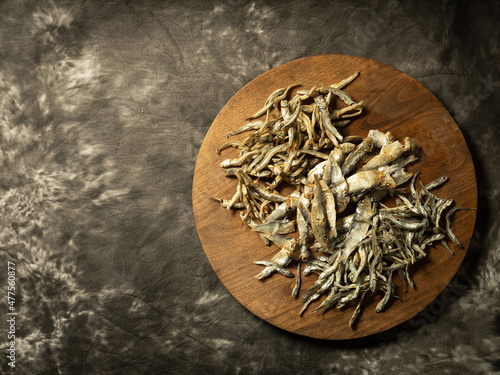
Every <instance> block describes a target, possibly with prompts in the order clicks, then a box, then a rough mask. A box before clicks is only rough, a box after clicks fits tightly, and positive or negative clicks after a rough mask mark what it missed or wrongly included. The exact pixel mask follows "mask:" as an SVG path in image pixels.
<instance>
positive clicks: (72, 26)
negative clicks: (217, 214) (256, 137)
mask: <svg viewBox="0 0 500 375" xmlns="http://www.w3.org/2000/svg"><path fill="white" fill-rule="evenodd" d="M481 4H482V5H476V2H472V1H457V2H454V1H404V2H403V1H388V2H387V1H372V2H365V1H358V0H351V1H331V2H329V3H328V4H327V2H324V1H293V2H289V3H285V2H277V1H226V2H224V1H200V0H183V1H153V0H149V1H138V0H137V1H133V0H131V1H114V2H106V1H98V0H84V1H56V0H54V1H46V0H40V1H34V0H33V1H28V0H26V1H21V0H19V1H13V0H10V1H2V2H1V3H0V163H1V166H0V214H1V218H2V220H1V222H2V227H1V232H0V249H1V250H2V251H1V252H0V270H2V269H3V270H4V271H0V287H1V289H0V290H3V291H5V290H6V289H5V286H6V264H7V261H13V262H15V263H16V267H17V279H16V283H17V284H16V285H17V288H18V289H17V293H18V294H17V299H16V308H17V309H18V312H19V315H18V322H17V326H16V327H17V332H16V335H17V337H16V350H17V352H16V353H17V356H16V369H15V370H16V371H14V372H13V373H16V372H17V373H19V374H83V373H85V374H146V373H147V374H160V373H161V374H281V373H295V374H301V373H313V374H387V373H390V372H392V373H405V374H429V373H439V374H471V373H479V374H491V373H500V360H499V357H498V353H499V349H500V310H499V296H500V290H499V288H498V285H499V282H500V273H499V268H500V253H499V250H500V246H499V221H498V219H499V218H498V211H499V192H500V188H499V186H498V182H499V175H500V174H499V169H498V168H499V164H500V163H499V162H500V160H499V144H498V141H499V135H500V134H499V118H500V105H499V103H500V74H499V69H498V66H499V62H500V51H499V42H500V28H499V24H500V17H499V16H500V5H499V3H498V2H496V3H493V2H489V3H487V2H482V3H481ZM486 4H488V5H486ZM330 53H331V54H350V55H359V56H365V57H370V58H373V59H376V60H379V61H381V62H384V63H386V64H389V65H392V66H393V67H395V68H398V69H400V70H402V71H403V72H405V73H407V74H409V75H410V76H412V77H414V78H415V79H417V80H418V81H419V82H421V83H422V84H424V85H425V86H426V87H427V88H428V89H429V90H430V91H431V92H432V93H434V94H435V95H436V96H437V97H438V98H439V99H440V100H441V101H442V103H443V104H444V105H445V107H446V108H447V109H448V110H449V111H450V113H451V114H452V115H453V117H454V118H455V120H456V122H457V123H458V125H459V127H460V129H461V130H462V132H463V134H464V136H465V139H466V140H467V143H468V145H469V147H470V150H471V153H472V155H473V158H474V163H475V167H476V172H477V178H478V188H479V197H480V198H479V210H478V221H477V226H476V230H475V233H474V237H473V240H472V244H471V246H470V249H469V253H468V255H467V257H466V260H465V262H464V264H463V266H462V267H461V269H460V271H459V272H458V275H457V277H456V278H455V279H454V280H453V281H452V283H451V284H450V286H449V287H448V288H447V289H446V290H445V292H444V293H443V294H442V295H441V296H440V297H438V298H437V299H436V300H435V301H434V302H433V303H432V304H431V305H430V306H429V307H428V308H427V309H426V310H424V311H423V312H422V313H420V314H419V315H417V316H416V317H415V318H413V319H411V320H410V321H408V322H406V323H404V324H402V325H401V326H398V327H395V328H394V329H392V330H390V331H388V332H385V333H382V334H378V335H375V336H372V337H369V338H365V339H359V340H354V341H348V342H325V341H320V340H314V339H308V338H304V337H300V336H296V335H293V334H289V333H287V332H284V331H282V330H279V329H277V328H275V327H273V326H271V325H269V324H267V323H265V322H264V321H262V320H260V319H258V318H256V317H255V316H253V315H252V314H251V313H250V312H248V311H247V310H246V309H245V308H243V307H242V306H241V305H240V304H239V303H238V302H237V301H236V300H235V299H234V298H233V297H232V296H231V295H230V294H229V293H228V292H227V291H226V290H225V288H224V287H223V286H222V285H221V283H220V282H219V280H218V278H217V276H216V275H215V273H214V272H213V270H212V268H211V266H210V264H209V263H208V261H207V258H206V257H205V254H204V252H203V249H202V247H201V244H200V242H199V239H198V237H197V233H196V229H195V226H194V222H193V213H192V208H191V187H192V179H193V173H194V165H195V161H196V156H197V152H198V150H199V148H200V145H201V143H202V141H203V137H204V135H205V134H206V132H207V131H208V129H209V127H210V125H211V123H212V121H213V119H214V118H215V116H216V115H217V113H218V112H219V111H220V110H221V109H222V107H223V106H224V104H225V103H226V102H227V101H228V100H229V99H230V98H231V97H232V96H233V95H234V94H235V93H236V92H237V91H238V90H239V89H240V88H241V87H242V86H244V85H245V84H246V83H248V82H249V81H250V80H252V79H253V78H255V77H257V76H258V75H260V74H261V73H263V72H265V71H267V70H269V69H271V68H274V67H276V66H279V65H281V64H283V63H286V62H289V61H291V60H294V59H297V58H300V57H304V56H311V55H317V54H330ZM2 272H3V273H2ZM2 293H4V294H6V292H2ZM0 301H1V302H0V320H1V321H2V325H1V326H0V328H1V332H0V346H1V348H2V350H1V352H2V353H6V350H5V349H6V347H7V338H6V334H7V325H6V323H5V320H6V319H5V318H6V315H4V314H5V312H6V307H7V306H6V304H5V302H6V297H5V296H4V297H0ZM7 362H8V361H7V359H6V356H5V355H4V354H2V356H1V358H0V363H1V364H2V368H3V370H4V371H7V370H8V366H7Z"/></svg>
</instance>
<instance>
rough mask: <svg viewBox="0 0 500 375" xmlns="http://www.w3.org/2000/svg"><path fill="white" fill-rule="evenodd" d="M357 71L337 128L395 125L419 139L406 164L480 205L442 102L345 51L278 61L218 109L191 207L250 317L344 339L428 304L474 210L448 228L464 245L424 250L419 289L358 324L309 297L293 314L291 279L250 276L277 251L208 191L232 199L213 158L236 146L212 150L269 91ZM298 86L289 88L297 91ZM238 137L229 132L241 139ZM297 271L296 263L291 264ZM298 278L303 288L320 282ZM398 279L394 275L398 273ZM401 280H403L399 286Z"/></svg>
mask: <svg viewBox="0 0 500 375" xmlns="http://www.w3.org/2000/svg"><path fill="white" fill-rule="evenodd" d="M355 71H360V75H359V77H357V78H356V79H355V80H354V81H353V82H352V83H351V84H349V85H348V86H347V87H346V88H345V91H346V92H347V93H348V94H350V95H351V96H352V97H353V98H354V100H361V99H363V100H364V106H365V114H364V115H363V116H361V117H359V118H357V119H356V120H355V121H354V122H353V123H352V124H351V125H349V126H348V127H346V128H342V129H341V132H342V134H343V135H344V136H346V135H360V136H363V137H365V136H366V135H367V134H368V131H369V130H370V129H378V130H380V131H383V132H386V131H391V133H392V134H393V136H394V137H395V139H398V140H402V139H403V138H404V137H406V136H408V137H412V138H414V139H415V140H417V141H418V142H419V143H420V145H421V146H422V154H421V157H420V159H419V162H418V163H416V164H414V165H412V166H410V167H408V170H409V171H410V172H416V171H421V179H422V182H423V183H428V182H430V181H432V180H434V179H435V178H437V177H440V176H443V175H446V176H448V177H449V181H448V182H447V183H446V184H445V185H443V186H442V187H440V188H439V189H436V194H437V195H438V196H440V197H443V198H453V199H454V200H455V204H456V205H460V206H467V207H476V205H477V187H476V177H475V171H474V165H473V162H472V158H471V155H470V152H469V150H468V148H467V145H466V143H465V140H464V138H463V136H462V133H461V132H460V130H459V128H458V126H457V125H456V123H455V122H454V121H453V118H452V117H451V116H450V114H449V113H448V111H447V110H446V109H445V108H444V106H443V105H442V104H441V102H440V101H439V100H438V99H437V98H436V97H435V96H434V95H433V94H432V93H430V92H429V91H428V90H427V89H426V88H425V87H424V86H422V85H421V84H420V83H418V82H417V81H416V80H415V79H413V78H411V77H410V76H408V75H407V74H405V73H403V72H401V71H399V70H397V69H395V68H392V67H391V66H388V65H385V64H383V63H380V62H378V61H375V60H372V59H367V58H363V57H355V56H346V55H319V56H312V57H305V58H301V59H298V60H295V61H292V62H289V63H287V64H284V65H281V66H279V67H277V68H274V69H272V70H270V71H268V72H266V73H264V74H262V75H260V76H259V77H257V78H256V79H254V80H253V81H251V82H250V83H249V84H247V85H246V86H245V87H243V88H242V89H241V90H240V91H239V92H238V93H237V94H236V95H234V97H233V98H231V100H229V102H228V103H227V104H226V106H225V107H224V108H223V109H222V110H221V112H220V113H219V114H218V116H217V117H216V118H215V120H214V122H213V124H212V126H211V127H210V129H209V131H208V133H207V135H206V137H205V139H204V141H203V144H202V146H201V149H200V152H199V155H198V159H197V162H196V168H195V173H194V180H193V191H192V194H193V196H192V197H193V210H194V218H195V223H196V228H197V230H198V235H199V237H200V240H201V243H202V245H203V248H204V250H205V253H206V255H207V257H208V260H209V262H210V264H211V265H212V267H213V269H214V271H215V273H216V274H217V276H218V277H219V278H220V280H221V281H222V283H223V284H224V286H225V287H226V288H227V289H228V290H229V292H230V293H231V294H232V295H233V296H234V297H235V298H236V299H237V300H238V301H239V302H240V303H241V304H242V305H243V306H245V307H246V308H247V309H248V310H250V311H251V312H252V313H253V314H255V315H257V316H259V317H260V318H262V319H264V320H265V321H267V322H268V323H270V324H273V325H274V326H276V327H279V328H282V329H284V330H287V331H289V332H293V333H296V334H299V335H304V336H309V337H314V338H319V339H329V340H341V339H352V338H358V337H363V336H367V335H371V334H374V333H378V332H382V331H384V330H387V329H389V328H392V327H394V326H396V325H398V324H400V323H402V322H404V321H406V320H408V319H410V318H411V317H413V316H414V315H416V314H417V313H418V312H420V311H421V310H422V309H424V308H425V307H426V306H428V305H429V304H430V303H431V302H432V301H433V300H434V299H435V298H436V297H437V296H438V295H439V294H440V293H441V292H442V291H443V289H444V288H445V287H446V285H447V284H448V283H449V282H450V281H451V279H452V278H453V276H454V275H455V273H456V272H457V270H458V268H459V267H460V264H461V263H462V261H463V259H464V257H465V253H466V249H467V248H468V246H469V242H470V239H471V237H472V233H473V231H474V223H475V219H476V211H458V212H457V213H456V214H455V215H454V222H453V230H454V232H455V234H456V235H457V236H458V238H459V239H460V240H461V241H462V243H463V246H464V247H463V249H460V248H457V247H455V246H454V245H452V244H451V245H450V246H451V248H452V249H453V250H454V252H455V255H451V254H449V253H448V252H447V251H446V249H445V248H444V247H443V246H441V245H434V246H432V247H431V248H430V249H429V250H428V256H427V257H426V258H425V259H424V260H422V261H421V262H419V263H418V264H417V265H415V266H414V267H413V268H412V269H411V274H412V276H413V280H414V282H415V284H416V290H409V291H408V292H407V293H404V292H403V291H402V290H401V289H402V288H401V287H399V288H398V293H399V295H400V296H401V301H398V300H396V299H393V300H392V302H391V303H390V304H389V305H388V307H387V308H386V309H385V311H384V312H382V313H375V306H376V304H377V303H378V301H379V300H380V298H381V296H380V298H372V299H370V300H369V302H368V303H367V304H366V305H365V306H364V309H363V311H362V313H361V315H360V317H359V321H358V323H357V325H356V327H355V329H351V328H349V326H348V322H349V319H350V318H351V315H352V312H353V310H354V306H348V307H346V308H344V309H342V310H337V309H333V310H329V311H327V312H326V313H325V314H324V315H321V314H319V313H313V312H312V310H313V309H314V306H313V305H314V304H313V305H311V306H310V308H309V309H308V310H307V311H306V312H305V313H304V315H303V316H299V311H300V310H301V308H302V306H303V304H302V302H301V301H300V299H297V300H295V299H293V298H292V297H291V291H292V288H293V285H294V282H295V280H294V279H290V278H287V277H283V276H281V275H279V274H275V275H273V276H272V277H271V278H269V279H266V280H264V281H259V280H257V279H255V275H256V274H257V273H259V272H260V271H261V270H262V268H261V266H257V265H254V264H253V263H252V262H253V261H254V260H262V259H271V258H272V256H273V255H274V254H275V253H276V252H277V251H278V248H277V247H275V246H274V245H273V246H269V247H268V246H265V245H264V244H263V242H262V241H261V239H260V238H259V237H258V236H257V234H256V233H255V232H252V231H251V230H250V229H249V228H248V227H247V226H243V225H242V224H241V220H240V217H239V214H238V212H236V211H226V210H225V209H223V208H222V207H221V206H220V204H219V203H218V202H216V201H215V200H213V199H212V198H211V197H223V198H225V199H229V198H230V197H231V196H232V195H233V193H234V191H235V188H236V179H234V178H228V177H225V175H224V171H223V170H222V169H221V168H220V167H219V164H220V163H221V162H222V161H223V160H224V159H227V158H232V157H236V155H237V151H236V150H233V149H227V150H223V151H222V152H221V155H218V154H217V153H216V152H215V150H216V148H217V147H218V146H220V145H221V144H223V143H225V142H226V141H227V138H226V133H227V132H228V131H230V130H233V129H236V128H238V127H240V126H241V125H243V124H245V123H246V122H245V120H244V119H245V118H247V117H248V116H250V115H251V114H253V113H255V112H256V111H257V110H258V109H259V108H260V107H261V106H262V105H263V103H264V102H265V101H266V99H267V97H268V96H269V94H270V93H271V92H272V91H274V90H275V89H277V88H278V87H286V86H288V85H290V84H296V83H300V84H301V85H302V86H301V87H300V89H308V88H311V87H312V86H313V85H314V84H316V83H324V84H333V83H335V82H338V81H340V80H342V79H344V78H346V77H348V76H350V75H351V74H353V73H354V72H355ZM293 94H294V92H292V93H291V95H293ZM247 135H248V134H245V133H244V134H240V135H239V136H235V137H234V139H243V138H244V137H246V136H247ZM289 269H290V270H291V271H293V272H294V274H295V267H294V266H292V267H289ZM316 278H317V277H316V276H308V277H303V286H302V289H301V291H302V292H303V291H304V290H305V289H306V288H307V287H308V286H309V285H312V283H313V282H314V281H315V280H316ZM395 279H396V284H398V282H399V278H398V277H395ZM398 285H400V284H398Z"/></svg>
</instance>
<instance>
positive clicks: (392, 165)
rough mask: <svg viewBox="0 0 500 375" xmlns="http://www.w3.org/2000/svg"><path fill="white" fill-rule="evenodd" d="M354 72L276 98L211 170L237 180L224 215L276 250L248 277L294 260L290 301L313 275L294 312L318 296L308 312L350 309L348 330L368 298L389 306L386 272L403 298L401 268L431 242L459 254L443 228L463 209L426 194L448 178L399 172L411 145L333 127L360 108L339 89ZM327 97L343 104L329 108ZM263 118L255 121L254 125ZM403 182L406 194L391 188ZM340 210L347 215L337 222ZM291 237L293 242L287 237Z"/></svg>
mask: <svg viewBox="0 0 500 375" xmlns="http://www.w3.org/2000/svg"><path fill="white" fill-rule="evenodd" d="M358 74H359V72H356V73H354V74H353V75H352V76H350V77H348V78H346V79H344V80H342V81H340V82H338V83H336V84H333V85H330V86H325V85H322V84H318V85H316V86H314V87H312V88H310V89H309V90H298V91H297V92H296V94H295V95H294V96H293V97H290V98H288V96H289V94H291V92H292V88H294V87H296V86H298V85H290V86H288V87H286V88H280V89H277V90H275V91H274V92H272V93H271V94H270V95H269V97H268V99H267V100H266V102H265V103H264V105H263V106H262V107H261V109H259V110H258V111H257V112H256V113H255V114H254V115H253V116H251V117H249V118H248V119H247V121H249V122H248V123H247V124H245V125H243V126H240V127H238V128H237V129H236V130H233V131H232V132H229V133H227V136H228V137H230V136H233V135H237V134H241V133H244V132H252V133H251V134H250V135H249V136H247V137H246V138H245V139H243V140H241V141H230V142H227V143H225V144H223V145H222V146H220V147H219V148H218V149H217V150H216V151H217V153H221V151H222V150H225V149H227V148H231V147H232V148H235V149H238V150H240V153H239V155H238V157H236V158H234V159H227V160H225V161H223V162H222V163H221V164H220V166H221V167H222V168H224V169H225V171H226V176H235V177H237V179H238V185H237V188H236V192H235V193H234V195H233V196H232V197H231V198H230V199H229V200H225V199H221V198H215V199H216V200H218V201H219V202H220V204H221V205H222V206H223V207H224V208H226V209H228V210H229V209H239V210H242V212H241V218H242V221H243V222H244V223H245V224H247V225H248V226H250V228H251V229H252V230H253V231H255V232H257V234H258V235H259V236H260V237H261V238H262V240H263V241H264V242H265V243H266V245H271V244H272V243H273V244H275V245H276V246H277V247H278V248H279V251H278V252H277V253H276V254H275V256H274V257H273V258H272V259H271V260H260V261H255V262H254V263H255V264H259V265H263V266H265V269H264V270H263V271H262V272H260V273H259V274H258V275H257V276H256V278H257V279H263V278H266V277H270V276H271V275H273V274H274V273H276V272H278V273H281V274H283V275H285V276H287V277H293V276H294V275H293V273H292V272H291V271H289V270H288V269H286V267H287V266H288V265H289V264H291V263H293V262H295V263H296V264H297V280H296V283H295V285H294V287H293V290H292V296H293V297H294V298H297V297H298V295H299V293H300V287H301V276H302V275H303V276H307V275H310V274H316V275H317V280H316V281H315V282H314V284H313V285H312V286H311V287H310V288H308V289H307V290H306V291H304V292H303V293H302V296H301V300H302V302H303V303H304V306H303V308H302V309H301V311H300V313H299V314H300V315H302V314H303V313H304V312H305V311H306V310H307V308H308V307H309V305H310V304H312V303H313V302H315V301H318V300H320V299H321V298H322V297H323V296H326V297H325V298H324V299H323V301H322V302H321V303H320V304H319V306H318V307H317V308H315V309H314V311H321V312H322V313H323V314H324V313H325V312H326V311H327V310H328V309H331V308H333V307H336V308H337V309H341V308H343V307H344V306H346V305H348V304H350V303H356V307H355V310H354V314H353V315H352V317H351V320H350V321H349V326H350V327H351V328H354V327H355V324H356V321H357V319H358V317H359V315H360V313H361V310H362V304H363V301H365V299H367V298H369V297H370V295H373V294H377V293H378V294H380V293H382V294H383V297H382V299H381V301H380V302H379V303H378V304H377V307H376V310H375V311H376V312H377V313H379V312H382V311H383V310H384V309H385V308H386V306H387V305H388V304H389V301H390V300H391V298H398V296H397V293H396V288H395V285H394V283H393V274H394V272H397V275H398V276H399V278H400V279H401V281H402V283H403V288H404V290H405V291H406V290H408V285H409V286H410V288H415V284H414V282H413V280H412V278H411V276H410V273H409V266H410V265H411V264H414V263H415V262H417V261H420V260H421V259H423V258H424V257H425V256H426V252H425V251H426V249H427V248H428V247H429V246H430V245H431V244H432V243H434V242H436V243H441V244H442V245H443V246H444V247H445V248H446V249H447V250H448V251H449V252H450V253H451V254H453V251H452V250H451V248H450V247H449V245H448V242H447V241H448V240H450V241H451V242H452V243H454V244H455V245H456V246H458V247H461V246H462V245H461V243H460V241H459V240H458V238H457V237H456V236H455V235H454V233H453V231H452V230H451V218H452V215H453V213H454V212H456V211H457V210H460V209H469V208H465V207H454V208H450V207H451V206H452V205H453V200H452V199H441V198H439V197H437V196H436V195H435V194H434V193H431V192H430V190H432V189H434V188H436V187H438V186H440V185H442V184H443V183H445V182H446V181H447V180H448V178H447V177H444V176H443V177H440V178H438V179H436V180H434V181H432V182H430V183H428V184H427V185H424V184H422V182H421V181H420V180H418V177H419V175H420V172H416V173H415V174H414V175H412V174H411V173H409V172H407V171H406V170H405V169H404V168H405V167H406V165H408V164H409V163H412V162H414V161H415V160H416V159H417V157H416V155H414V151H415V150H417V149H418V144H417V142H415V141H414V140H413V139H410V138H408V137H407V138H405V139H404V140H403V141H401V142H400V141H398V140H395V139H394V137H393V136H392V134H391V133H390V132H387V133H382V132H380V131H378V130H370V132H369V133H368V136H367V137H365V138H362V137H359V136H353V135H351V136H348V137H344V136H343V135H342V134H341V133H340V131H339V128H343V127H344V126H346V125H347V124H348V123H350V121H351V119H352V117H355V116H358V115H360V114H361V112H362V110H363V106H362V103H363V101H362V100H361V101H356V100H354V99H353V98H352V97H351V95H349V94H347V93H346V92H345V91H344V90H343V88H344V87H345V86H347V85H348V84H349V83H350V82H352V81H353V80H354V79H355V78H356V77H357V76H358ZM332 96H336V97H337V98H338V99H339V101H340V102H343V103H344V105H345V106H344V107H342V108H331V105H330V103H331V98H332ZM264 115H265V120H264V121H261V120H256V119H257V118H259V117H260V116H264ZM407 181H410V192H409V194H408V193H406V191H405V190H404V189H402V188H400V185H402V184H404V183H405V182H407ZM417 181H418V183H419V185H420V187H421V189H420V190H419V189H418V188H417V186H416V185H417ZM285 185H291V186H292V187H293V188H294V189H295V190H294V191H293V193H291V194H290V195H288V196H284V195H282V194H281V193H280V188H281V187H282V186H285ZM388 195H394V196H397V197H398V199H397V204H396V206H394V207H388V206H386V205H385V204H384V203H382V199H383V198H384V197H386V196H388ZM349 205H351V206H354V207H353V208H355V213H354V214H351V215H342V213H343V212H344V211H345V210H346V208H347V207H348V206H349ZM443 216H444V218H445V219H444V221H445V224H444V226H443V224H442V221H443V220H441V218H442V217H443ZM295 230H297V231H298V233H299V237H298V239H295V238H292V237H289V236H286V234H288V233H291V232H293V231H295ZM301 264H303V265H304V267H303V268H301Z"/></svg>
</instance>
